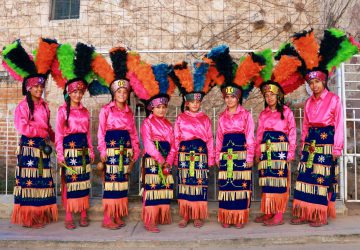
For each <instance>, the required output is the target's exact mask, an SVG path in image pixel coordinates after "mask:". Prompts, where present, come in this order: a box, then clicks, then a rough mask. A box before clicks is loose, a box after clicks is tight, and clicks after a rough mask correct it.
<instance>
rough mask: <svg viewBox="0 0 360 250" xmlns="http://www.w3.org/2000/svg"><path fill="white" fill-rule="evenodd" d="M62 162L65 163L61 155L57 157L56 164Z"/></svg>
mask: <svg viewBox="0 0 360 250" xmlns="http://www.w3.org/2000/svg"><path fill="white" fill-rule="evenodd" d="M63 161H65V159H64V156H63V155H58V156H57V162H63Z"/></svg>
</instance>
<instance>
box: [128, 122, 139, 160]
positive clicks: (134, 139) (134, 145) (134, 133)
mask: <svg viewBox="0 0 360 250" xmlns="http://www.w3.org/2000/svg"><path fill="white" fill-rule="evenodd" d="M130 127H131V129H130V130H129V134H130V139H131V146H132V148H133V151H134V156H133V157H134V160H135V161H136V160H137V159H138V158H139V155H140V143H139V137H138V133H137V131H136V126H135V119H134V117H132V118H131V126H130Z"/></svg>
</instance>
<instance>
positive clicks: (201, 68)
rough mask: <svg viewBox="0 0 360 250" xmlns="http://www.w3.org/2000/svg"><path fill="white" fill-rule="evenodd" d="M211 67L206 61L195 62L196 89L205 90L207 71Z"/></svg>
mask: <svg viewBox="0 0 360 250" xmlns="http://www.w3.org/2000/svg"><path fill="white" fill-rule="evenodd" d="M208 69H209V64H207V63H205V62H201V61H199V62H195V63H194V91H195V92H201V91H203V88H204V85H205V78H206V73H207V71H208Z"/></svg>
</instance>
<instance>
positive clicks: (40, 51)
mask: <svg viewBox="0 0 360 250" xmlns="http://www.w3.org/2000/svg"><path fill="white" fill-rule="evenodd" d="M57 47H58V44H57V42H56V40H51V39H47V38H40V39H39V46H38V48H37V50H36V51H35V55H34V56H31V55H29V54H28V53H27V52H26V51H25V49H24V48H23V47H22V45H21V42H20V40H16V41H14V42H13V43H12V44H9V45H7V46H5V47H4V49H3V52H2V56H3V62H2V65H3V66H4V68H5V69H6V70H7V71H8V72H9V74H10V75H11V76H12V77H13V78H14V79H15V80H18V81H22V94H23V95H26V93H27V92H28V91H29V90H30V89H31V88H32V87H34V86H36V85H39V84H40V85H42V86H44V87H45V82H46V79H47V76H48V74H49V72H50V68H51V65H52V64H53V61H54V58H55V55H56V49H57Z"/></svg>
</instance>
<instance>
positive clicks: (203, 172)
mask: <svg viewBox="0 0 360 250" xmlns="http://www.w3.org/2000/svg"><path fill="white" fill-rule="evenodd" d="M188 175H189V169H187V168H182V169H181V177H182V178H187V177H188ZM195 177H196V179H200V178H208V170H207V169H195Z"/></svg>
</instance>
